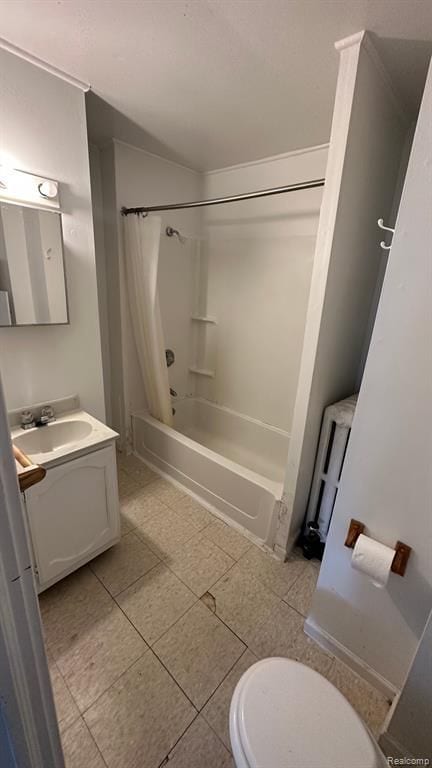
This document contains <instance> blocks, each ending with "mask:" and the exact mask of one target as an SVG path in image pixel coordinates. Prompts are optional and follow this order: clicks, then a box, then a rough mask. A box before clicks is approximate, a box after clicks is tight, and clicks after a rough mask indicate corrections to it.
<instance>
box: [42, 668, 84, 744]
mask: <svg viewBox="0 0 432 768" xmlns="http://www.w3.org/2000/svg"><path fill="white" fill-rule="evenodd" d="M48 664H49V671H50V677H51V685H52V689H53V695H54V703H55V708H56V713H57V721H58V725H59V730H60V733H63V731H65V730H66V728H69V726H70V725H72V723H74V722H75V720H77V719H78V717H79V716H80V711H79V709H78V707H77V705H76V704H75V702H74V700H73V698H72V694H71V692H70V691H69V688H68V687H67V685H66V683H65V681H64V679H63V676H62V675H61V674H60V672H59V669H58V667H57V664H56V663H55V661H54V660H53V659H50V658H48Z"/></svg>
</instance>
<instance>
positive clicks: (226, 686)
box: [201, 649, 257, 749]
mask: <svg viewBox="0 0 432 768" xmlns="http://www.w3.org/2000/svg"><path fill="white" fill-rule="evenodd" d="M256 661H257V657H256V656H254V654H253V653H252V651H250V650H249V649H246V651H245V652H244V654H243V656H240V658H239V660H238V661H237V663H236V664H235V665H234V667H233V668H232V670H231V672H230V673H229V674H228V675H227V676H226V678H225V679H224V680H223V682H222V683H221V684H220V686H219V688H217V689H216V691H215V692H214V694H213V696H212V697H211V699H210V700H209V701H208V702H207V704H206V705H205V707H204V709H203V710H202V712H201V714H202V716H203V717H204V718H205V719H206V720H207V722H208V724H209V725H211V727H212V728H213V730H214V731H215V732H216V733H217V735H218V736H219V738H220V739H222V741H223V743H224V744H225V746H226V747H227V748H228V749H231V742H230V736H229V709H230V704H231V699H232V695H233V693H234V688H235V687H236V685H237V683H238V681H239V680H240V678H241V676H242V675H243V673H244V672H246V670H247V669H249V667H250V666H252V664H255V662H256Z"/></svg>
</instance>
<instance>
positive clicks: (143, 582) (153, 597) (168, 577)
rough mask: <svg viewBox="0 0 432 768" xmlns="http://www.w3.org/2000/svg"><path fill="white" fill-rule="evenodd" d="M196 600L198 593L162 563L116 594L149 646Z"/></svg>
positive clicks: (121, 605) (119, 602)
mask: <svg viewBox="0 0 432 768" xmlns="http://www.w3.org/2000/svg"><path fill="white" fill-rule="evenodd" d="M195 601H196V596H195V595H194V594H193V593H192V592H191V591H190V590H189V589H188V588H187V587H186V586H185V585H184V584H183V583H182V582H181V581H180V580H179V579H178V578H177V576H174V574H173V573H171V571H170V570H169V569H168V568H167V567H166V566H165V565H163V564H162V563H161V564H160V565H157V566H156V567H155V568H152V570H151V571H149V572H148V573H147V574H146V575H145V576H143V577H142V578H141V579H139V580H138V581H136V582H135V583H134V584H132V586H131V587H129V588H128V589H126V590H125V591H124V592H122V593H121V594H120V595H118V597H117V602H118V604H119V605H120V607H121V609H122V610H123V611H124V612H125V614H126V615H127V616H128V618H129V619H130V621H131V622H132V623H133V625H134V626H135V627H136V628H137V629H138V631H139V632H140V633H141V635H142V636H143V637H144V638H145V640H146V641H147V643H149V645H152V644H153V643H154V642H156V640H157V639H158V638H159V637H160V636H161V635H163V633H164V632H166V631H167V629H169V628H170V627H171V626H172V624H174V622H176V621H177V620H178V619H179V618H180V616H182V615H183V614H184V613H185V612H186V611H187V610H188V608H190V607H191V606H192V605H193V603H194V602H195Z"/></svg>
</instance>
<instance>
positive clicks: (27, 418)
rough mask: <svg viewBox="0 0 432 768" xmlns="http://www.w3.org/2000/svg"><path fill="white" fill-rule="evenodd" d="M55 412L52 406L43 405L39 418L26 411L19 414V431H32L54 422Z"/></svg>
mask: <svg viewBox="0 0 432 768" xmlns="http://www.w3.org/2000/svg"><path fill="white" fill-rule="evenodd" d="M55 419H56V416H55V411H54V408H53V407H52V405H44V406H43V408H41V412H40V416H39V418H36V417H35V415H34V413H33V411H30V410H26V411H23V412H22V414H21V429H33V428H34V427H44V426H45V425H46V424H50V422H51V421H55Z"/></svg>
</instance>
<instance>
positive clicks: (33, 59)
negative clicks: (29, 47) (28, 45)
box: [0, 37, 90, 93]
mask: <svg viewBox="0 0 432 768" xmlns="http://www.w3.org/2000/svg"><path fill="white" fill-rule="evenodd" d="M0 48H3V50H4V51H8V53H12V54H13V55H14V56H18V57H19V58H20V59H24V61H28V63H29V64H33V66H35V67H39V69H43V70H45V72H49V74H50V75H54V76H55V77H58V78H60V80H64V81H65V82H66V83H69V85H74V86H75V88H79V89H80V91H84V93H86V92H87V91H89V90H90V85H89V84H88V83H84V82H83V81H82V80H78V79H77V78H76V77H73V76H72V75H68V74H67V72H63V70H62V69H58V68H57V67H54V66H53V65H52V64H48V62H47V61H43V59H39V58H38V57H37V56H33V54H32V53H29V52H28V51H24V50H23V49H22V48H18V46H17V45H13V43H10V42H9V41H8V40H5V39H4V38H3V37H0Z"/></svg>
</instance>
